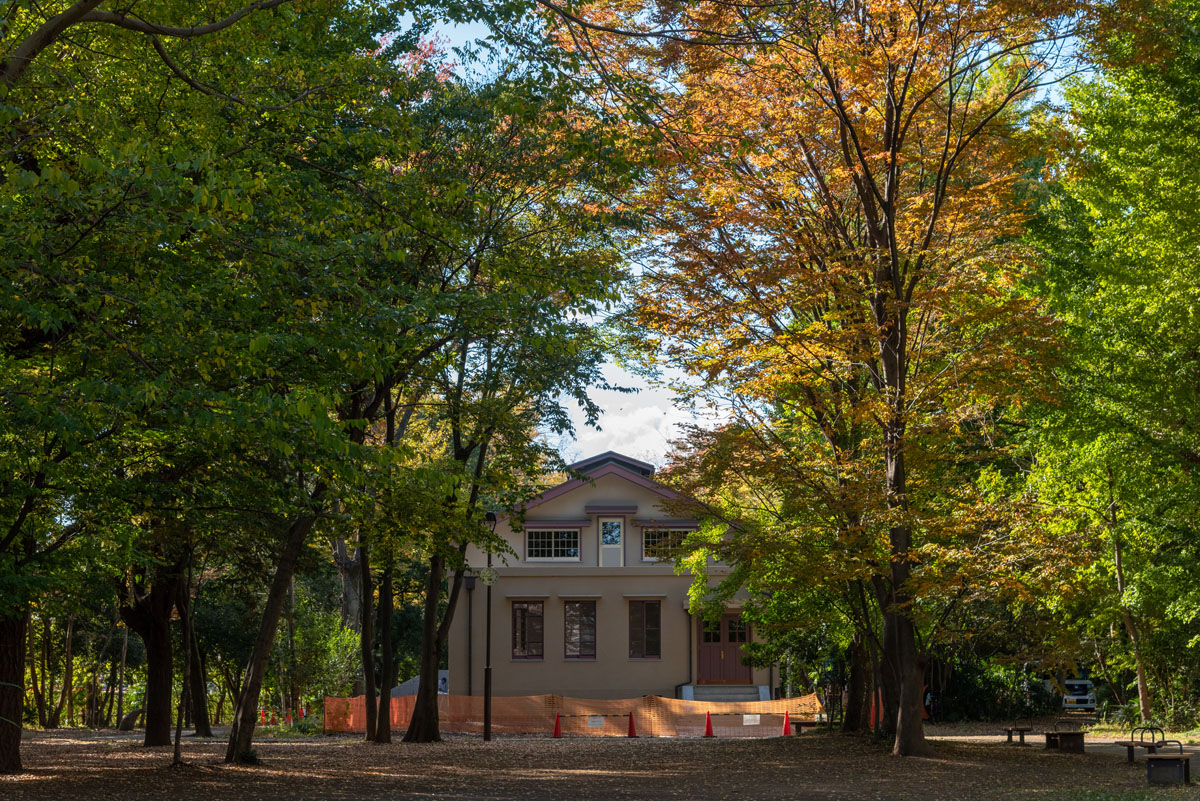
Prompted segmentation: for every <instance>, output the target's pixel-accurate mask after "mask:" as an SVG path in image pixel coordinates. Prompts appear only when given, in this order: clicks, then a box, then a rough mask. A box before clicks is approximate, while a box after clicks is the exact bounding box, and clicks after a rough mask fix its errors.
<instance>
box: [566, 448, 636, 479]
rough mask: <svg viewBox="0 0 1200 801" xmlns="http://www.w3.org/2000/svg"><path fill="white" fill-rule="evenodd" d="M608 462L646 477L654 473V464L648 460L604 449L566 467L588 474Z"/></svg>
mask: <svg viewBox="0 0 1200 801" xmlns="http://www.w3.org/2000/svg"><path fill="white" fill-rule="evenodd" d="M610 462H611V463H612V464H616V465H620V466H621V467H624V468H625V469H626V470H629V471H631V472H634V473H639V474H641V475H643V476H646V477H647V478H649V477H650V476H652V475H654V465H652V464H649V463H648V462H642V461H639V460H637V459H634V458H632V457H629V456H626V455H624V454H621V453H617V452H616V451H605V452H604V453H602V454H600V455H599V456H592V457H590V458H588V459H584V460H583V461H581V462H576V463H575V464H573V465H568V469H570V470H573V471H575V472H576V473H583V474H584V475H590V474H591V471H592V470H595V469H597V468H599V467H600V466H602V465H605V464H609V463H610Z"/></svg>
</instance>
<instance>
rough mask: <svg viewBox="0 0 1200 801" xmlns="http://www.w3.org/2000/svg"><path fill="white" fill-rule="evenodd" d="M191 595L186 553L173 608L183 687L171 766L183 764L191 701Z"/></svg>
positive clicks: (177, 709) (177, 714)
mask: <svg viewBox="0 0 1200 801" xmlns="http://www.w3.org/2000/svg"><path fill="white" fill-rule="evenodd" d="M191 596H192V554H191V553H190V552H189V554H188V570H187V580H186V581H185V582H184V583H183V584H182V585H181V586H180V587H179V593H178V595H177V597H176V598H175V608H176V609H177V610H179V622H180V624H181V626H180V627H181V629H182V632H181V633H182V634H183V687H181V688H180V690H179V706H178V707H177V708H176V711H175V751H174V754H173V755H172V757H171V767H173V768H177V767H181V766H182V765H183V714H184V710H186V709H187V706H188V704H189V703H190V702H191V698H190V696H191V685H192V625H191V619H192V615H191V610H190V609H189V608H188V607H189V606H190V603H189V599H190V598H191Z"/></svg>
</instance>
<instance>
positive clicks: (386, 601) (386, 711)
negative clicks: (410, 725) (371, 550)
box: [375, 561, 396, 743]
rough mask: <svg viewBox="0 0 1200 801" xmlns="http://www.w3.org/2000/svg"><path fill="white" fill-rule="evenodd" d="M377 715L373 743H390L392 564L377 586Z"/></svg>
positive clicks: (393, 662) (392, 662)
mask: <svg viewBox="0 0 1200 801" xmlns="http://www.w3.org/2000/svg"><path fill="white" fill-rule="evenodd" d="M379 639H380V642H379V652H380V657H381V659H380V661H381V663H382V664H381V666H380V676H379V714H378V715H377V716H376V718H375V742H377V743H390V742H391V741H392V687H394V686H395V685H396V671H395V660H394V658H393V654H392V564H391V562H390V561H389V562H388V565H387V567H385V568H384V569H383V580H382V582H381V583H380V585H379Z"/></svg>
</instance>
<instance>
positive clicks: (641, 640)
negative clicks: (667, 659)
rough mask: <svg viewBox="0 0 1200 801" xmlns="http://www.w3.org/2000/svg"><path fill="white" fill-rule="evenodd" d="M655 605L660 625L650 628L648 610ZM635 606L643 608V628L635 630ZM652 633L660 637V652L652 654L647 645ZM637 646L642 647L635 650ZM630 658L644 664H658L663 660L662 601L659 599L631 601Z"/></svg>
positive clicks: (658, 638)
mask: <svg viewBox="0 0 1200 801" xmlns="http://www.w3.org/2000/svg"><path fill="white" fill-rule="evenodd" d="M651 604H653V605H654V607H655V608H656V610H657V615H656V617H657V618H658V625H657V626H654V627H649V626H647V625H646V618H647V615H646V610H647V608H649V606H650V605H651ZM635 605H638V606H641V628H640V630H638V631H636V632H635V630H634V608H635ZM650 631H654V632H657V634H658V637H657V640H658V652H657V653H653V654H652V653H650V648H649V646H648V645H647V640H648V639H649V638H648V636H647V633H648V632H650ZM635 644H637V645H640V646H641V647H640V648H635ZM629 658H630V659H632V660H637V661H644V662H657V661H661V660H662V601H660V600H657V599H642V600H637V599H635V600H630V601H629Z"/></svg>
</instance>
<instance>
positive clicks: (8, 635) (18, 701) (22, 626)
mask: <svg viewBox="0 0 1200 801" xmlns="http://www.w3.org/2000/svg"><path fill="white" fill-rule="evenodd" d="M5 612H6V613H7V615H8V616H7V617H4V616H0V773H20V772H21V769H22V768H21V722H22V718H23V717H24V715H25V642H26V636H25V630H26V626H27V625H28V620H29V617H28V614H27V612H26V611H25V610H24V609H13V608H11V607H10V608H8V609H6V610H5Z"/></svg>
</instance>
